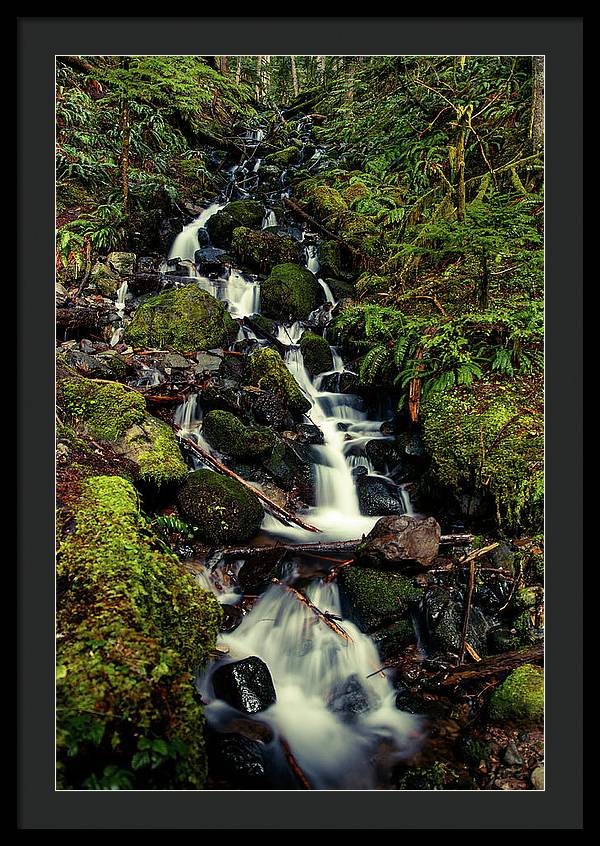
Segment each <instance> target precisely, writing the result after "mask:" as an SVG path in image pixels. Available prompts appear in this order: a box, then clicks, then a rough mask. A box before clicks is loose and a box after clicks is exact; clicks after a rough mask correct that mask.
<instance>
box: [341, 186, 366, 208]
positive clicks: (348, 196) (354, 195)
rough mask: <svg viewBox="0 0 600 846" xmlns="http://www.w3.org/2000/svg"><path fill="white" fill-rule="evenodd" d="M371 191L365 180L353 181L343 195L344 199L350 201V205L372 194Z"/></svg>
mask: <svg viewBox="0 0 600 846" xmlns="http://www.w3.org/2000/svg"><path fill="white" fill-rule="evenodd" d="M370 193H371V192H370V191H369V189H368V188H367V186H366V185H365V183H364V182H360V181H357V182H352V183H351V184H350V185H348V187H347V188H345V189H344V192H343V196H344V200H345V201H346V202H347V203H348V205H349V206H352V205H353V203H356V202H358V201H359V200H364V199H365V198H366V197H368V196H369V195H370Z"/></svg>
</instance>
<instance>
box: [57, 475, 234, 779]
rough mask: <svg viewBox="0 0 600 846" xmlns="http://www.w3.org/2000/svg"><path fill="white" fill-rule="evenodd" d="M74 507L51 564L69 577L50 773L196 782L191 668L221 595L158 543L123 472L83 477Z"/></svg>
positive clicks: (202, 658)
mask: <svg viewBox="0 0 600 846" xmlns="http://www.w3.org/2000/svg"><path fill="white" fill-rule="evenodd" d="M73 518H74V525H75V530H74V531H72V533H71V534H69V535H68V536H67V537H66V538H64V539H63V540H62V541H61V542H60V545H59V556H58V562H59V563H58V569H57V573H58V576H59V577H62V578H63V579H64V581H65V583H66V585H67V589H66V591H65V593H64V594H63V595H62V597H61V600H60V604H59V608H58V612H57V625H58V652H57V658H58V667H57V718H58V721H57V747H58V761H59V779H60V783H61V785H62V786H64V787H82V786H83V787H91V786H101V787H110V786H111V783H110V779H111V777H113V779H117V776H116V774H115V773H117V772H120V773H121V774H122V777H120V786H126V784H127V782H128V781H130V782H131V786H136V787H138V786H139V787H142V786H152V787H154V786H162V787H172V786H193V787H199V786H201V784H202V781H203V778H204V775H205V758H204V751H203V744H202V731H201V729H202V713H201V708H200V706H199V704H198V701H197V699H196V698H195V695H194V690H193V685H192V678H191V675H190V672H191V671H192V670H194V669H195V668H197V667H199V666H201V665H202V664H204V663H205V662H206V660H207V657H208V653H209V651H210V650H211V649H213V648H214V645H215V641H216V635H217V632H218V629H219V625H220V619H221V612H220V607H219V604H218V602H217V601H216V599H215V598H214V596H213V595H212V594H209V593H207V592H206V591H204V590H202V589H201V588H200V587H199V586H198V585H197V584H196V582H195V581H194V579H193V577H192V576H191V575H190V574H189V573H188V572H187V571H186V570H185V569H184V567H183V566H182V565H181V563H180V562H179V561H178V559H177V558H176V557H175V556H173V555H171V554H169V553H166V552H163V551H161V549H160V543H159V541H158V539H157V538H156V537H155V536H154V535H153V534H152V533H151V532H150V531H149V528H148V523H147V522H146V520H145V519H144V518H143V516H142V514H141V513H140V510H139V505H138V496H137V493H136V491H135V488H134V487H133V486H132V485H131V484H130V483H129V482H128V481H127V480H125V479H123V478H120V477H119V476H97V477H93V478H89V479H87V480H85V481H83V482H82V483H81V496H80V499H79V501H78V503H77V504H76V506H74V507H73ZM142 741H146V742H147V743H149V744H151V748H154V747H152V744H154V746H155V747H156V749H155V753H156V754H155V758H156V761H155V763H156V766H155V767H154V768H153V767H152V766H151V764H150V763H148V765H146V764H145V763H144V757H143V756H141V755H140V754H138V753H141V752H143V751H144V748H143V747H144V742H142ZM111 773H112V776H111V775H110V774H111ZM117 781H118V779H117ZM112 786H114V785H112ZM117 786H119V785H117Z"/></svg>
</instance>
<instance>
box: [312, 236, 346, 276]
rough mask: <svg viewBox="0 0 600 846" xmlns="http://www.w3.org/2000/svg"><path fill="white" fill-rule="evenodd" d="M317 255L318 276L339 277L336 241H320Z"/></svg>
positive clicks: (339, 258) (339, 256) (339, 268)
mask: <svg viewBox="0 0 600 846" xmlns="http://www.w3.org/2000/svg"><path fill="white" fill-rule="evenodd" d="M317 255H318V258H319V265H320V274H319V275H320V276H321V277H324V276H333V277H336V276H339V275H340V271H341V262H342V257H341V251H340V245H339V243H338V242H337V241H322V242H321V243H320V244H319V247H318V250H317Z"/></svg>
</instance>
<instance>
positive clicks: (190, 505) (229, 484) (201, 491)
mask: <svg viewBox="0 0 600 846" xmlns="http://www.w3.org/2000/svg"><path fill="white" fill-rule="evenodd" d="M177 506H178V508H179V511H180V513H181V515H182V516H183V518H184V519H185V520H187V522H189V523H191V525H192V526H197V527H198V535H199V536H200V537H202V538H204V539H205V540H206V541H207V542H208V543H211V544H229V543H236V542H238V541H239V542H243V541H246V540H249V539H250V538H251V537H253V535H255V534H256V533H257V532H258V530H259V528H260V524H261V523H262V519H263V517H264V511H263V507H262V505H261V504H260V500H259V499H258V497H257V496H256V494H255V493H254V492H253V491H251V490H249V489H248V488H247V487H245V486H244V485H242V483H241V482H238V481H237V480H236V479H230V478H228V477H226V476H221V475H220V474H219V473H216V472H213V471H212V470H195V471H194V472H193V473H189V474H188V476H187V478H186V480H185V482H184V484H183V485H182V487H181V488H180V489H179V491H178V493H177Z"/></svg>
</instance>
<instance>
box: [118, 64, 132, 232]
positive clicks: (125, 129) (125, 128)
mask: <svg viewBox="0 0 600 846" xmlns="http://www.w3.org/2000/svg"><path fill="white" fill-rule="evenodd" d="M130 64H131V61H130V59H129V57H127V56H124V57H123V60H122V67H123V70H124V71H127V70H128V69H129V66H130ZM119 123H120V130H121V162H120V164H121V189H122V192H123V213H124V215H125V218H128V217H129V139H130V135H131V126H130V122H129V100H128V97H127V92H126V91H124V92H123V93H122V95H121V109H120V118H119Z"/></svg>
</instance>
